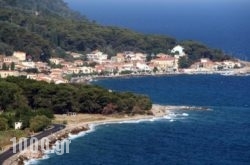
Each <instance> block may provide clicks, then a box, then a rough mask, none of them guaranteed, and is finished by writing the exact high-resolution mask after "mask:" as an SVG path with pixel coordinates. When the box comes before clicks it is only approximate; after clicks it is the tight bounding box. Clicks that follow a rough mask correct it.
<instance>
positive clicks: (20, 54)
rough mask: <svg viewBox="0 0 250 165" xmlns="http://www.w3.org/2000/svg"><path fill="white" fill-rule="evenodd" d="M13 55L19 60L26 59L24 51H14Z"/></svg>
mask: <svg viewBox="0 0 250 165" xmlns="http://www.w3.org/2000/svg"><path fill="white" fill-rule="evenodd" d="M13 56H14V57H16V58H18V60H19V61H25V60H26V53H25V52H19V51H17V52H14V53H13Z"/></svg>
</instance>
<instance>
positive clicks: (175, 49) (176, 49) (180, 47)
mask: <svg viewBox="0 0 250 165" xmlns="http://www.w3.org/2000/svg"><path fill="white" fill-rule="evenodd" d="M177 52H178V55H179V56H185V55H186V54H185V52H184V48H183V47H182V46H180V45H177V46H175V47H174V48H173V49H172V50H171V53H177Z"/></svg>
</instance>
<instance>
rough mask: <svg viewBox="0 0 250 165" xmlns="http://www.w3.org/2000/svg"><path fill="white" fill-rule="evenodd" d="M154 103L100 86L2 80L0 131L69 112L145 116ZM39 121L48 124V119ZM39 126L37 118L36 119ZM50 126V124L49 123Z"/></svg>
mask: <svg viewBox="0 0 250 165" xmlns="http://www.w3.org/2000/svg"><path fill="white" fill-rule="evenodd" d="M151 106H152V103H151V101H150V99H149V98H148V97H147V96H143V95H135V94H132V93H119V92H112V91H109V90H106V89H103V88H101V87H98V86H92V85H80V84H61V85H55V84H48V83H46V82H38V81H34V80H28V79H25V78H14V77H9V78H7V79H0V107H1V110H2V111H3V112H4V113H3V114H1V115H0V118H1V120H0V121H1V122H0V130H5V129H7V128H8V127H13V123H14V122H15V121H19V120H21V121H23V126H24V128H26V127H32V128H34V130H40V129H41V128H39V127H37V126H36V125H35V123H34V122H32V121H34V120H32V119H33V118H34V117H36V116H45V117H47V118H50V119H51V118H53V114H65V113H67V112H78V113H89V114H105V115H108V114H129V115H133V114H146V113H149V111H148V110H150V109H151ZM39 120H42V121H46V119H45V118H41V119H39ZM36 123H38V119H37V120H36ZM46 123H48V122H46Z"/></svg>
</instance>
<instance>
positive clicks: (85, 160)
mask: <svg viewBox="0 0 250 165" xmlns="http://www.w3.org/2000/svg"><path fill="white" fill-rule="evenodd" d="M94 84H96V85H100V86H103V87H105V88H107V89H111V90H112V91H130V92H135V93H139V94H143V95H148V96H150V98H151V99H152V101H153V102H154V103H155V104H162V105H190V106H202V107H206V108H208V109H209V110H207V111H202V110H200V111H197V110H193V111H192V110H186V111H182V110H177V111H172V112H171V113H170V114H168V115H166V116H164V117H162V118H154V119H150V120H137V121H127V122H126V121H125V122H120V123H106V124H103V125H92V127H91V130H90V131H88V132H87V133H82V134H80V135H78V136H74V137H71V138H72V141H71V144H70V150H69V151H70V152H69V153H68V154H64V155H61V156H57V155H56V154H49V155H47V156H46V157H45V159H43V160H38V161H31V162H30V163H29V164H38V165H50V164H51V165H52V164H53V165H57V164H58V165H68V164H74V165H141V164H143V165H144V164H145V165H175V164H180V165H182V164H184V165H186V164H190V165H193V164H197V165H203V164H204V165H215V164H218V165H221V164H223V165H224V164H226V165H249V164H250V85H249V84H250V76H221V75H176V76H174V75H172V76H159V77H154V76H151V77H150V76H149V77H137V78H135V77H134V78H117V79H103V80H98V81H95V82H94Z"/></svg>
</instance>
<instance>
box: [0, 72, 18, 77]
mask: <svg viewBox="0 0 250 165" xmlns="http://www.w3.org/2000/svg"><path fill="white" fill-rule="evenodd" d="M9 76H14V77H18V76H19V72H18V71H6V70H0V77H1V78H6V77H9Z"/></svg>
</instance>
